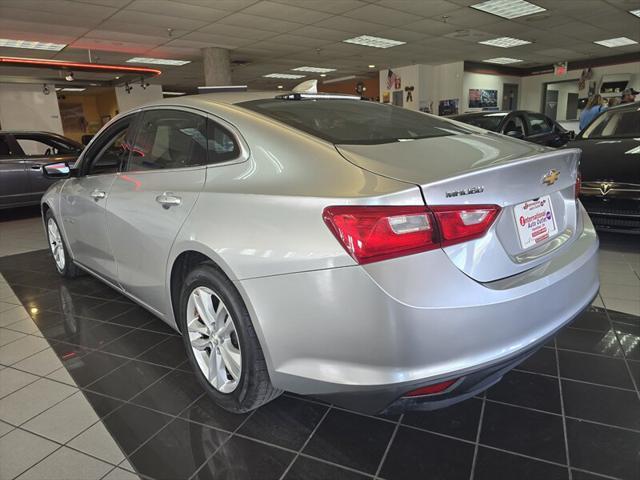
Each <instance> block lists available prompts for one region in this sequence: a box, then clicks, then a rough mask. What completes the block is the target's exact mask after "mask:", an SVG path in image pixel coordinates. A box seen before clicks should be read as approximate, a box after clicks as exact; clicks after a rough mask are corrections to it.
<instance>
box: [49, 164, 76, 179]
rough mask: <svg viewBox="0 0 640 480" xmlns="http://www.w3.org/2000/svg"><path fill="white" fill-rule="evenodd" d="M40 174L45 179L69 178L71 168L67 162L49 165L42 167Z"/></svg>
mask: <svg viewBox="0 0 640 480" xmlns="http://www.w3.org/2000/svg"><path fill="white" fill-rule="evenodd" d="M42 174H43V175H44V176H45V177H47V178H52V179H54V178H57V179H61V178H69V177H70V176H71V168H69V164H68V163H67V162H56V163H49V164H48V165H44V166H43V167H42Z"/></svg>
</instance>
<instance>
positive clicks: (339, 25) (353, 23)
mask: <svg viewBox="0 0 640 480" xmlns="http://www.w3.org/2000/svg"><path fill="white" fill-rule="evenodd" d="M315 26H316V27H322V28H329V29H331V30H340V31H343V32H347V33H353V34H354V35H353V36H355V35H364V34H371V33H376V32H378V31H380V30H384V29H385V27H384V25H381V24H379V23H371V22H365V21H362V20H356V19H355V18H348V17H338V16H336V17H331V18H328V19H326V20H323V21H321V22H318V23H316V24H315ZM348 37H349V35H347V36H346V37H345V38H348Z"/></svg>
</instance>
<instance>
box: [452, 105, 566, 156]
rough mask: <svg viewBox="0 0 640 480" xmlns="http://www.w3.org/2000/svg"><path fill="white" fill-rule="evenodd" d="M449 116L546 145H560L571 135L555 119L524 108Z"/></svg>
mask: <svg viewBox="0 0 640 480" xmlns="http://www.w3.org/2000/svg"><path fill="white" fill-rule="evenodd" d="M451 118H452V119H453V120H457V121H459V122H464V123H468V124H469V125H473V126H475V127H480V128H484V129H485V130H491V131H492V132H498V133H502V134H504V135H509V136H510V137H515V138H520V139H522V140H526V141H527V142H533V143H537V144H539V145H545V146H547V147H556V148H557V147H561V146H563V145H564V144H566V143H567V142H568V141H569V140H570V139H571V138H572V137H573V132H572V131H569V130H566V129H565V128H564V127H563V126H562V125H560V124H559V123H558V122H556V121H555V120H552V119H550V118H549V117H547V116H546V115H543V114H541V113H535V112H529V111H525V110H515V111H513V112H506V111H501V112H477V113H464V114H462V115H455V116H453V117H451Z"/></svg>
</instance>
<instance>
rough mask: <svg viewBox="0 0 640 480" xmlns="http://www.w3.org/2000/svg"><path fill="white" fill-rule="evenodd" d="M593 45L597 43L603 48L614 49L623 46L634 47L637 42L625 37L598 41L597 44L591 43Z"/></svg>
mask: <svg viewBox="0 0 640 480" xmlns="http://www.w3.org/2000/svg"><path fill="white" fill-rule="evenodd" d="M593 43H597V44H598V45H602V46H603V47H609V48H615V47H624V46H625V45H635V44H636V43H638V42H636V41H635V40H631V39H630V38H627V37H618V38H609V39H607V40H598V41H597V42H593Z"/></svg>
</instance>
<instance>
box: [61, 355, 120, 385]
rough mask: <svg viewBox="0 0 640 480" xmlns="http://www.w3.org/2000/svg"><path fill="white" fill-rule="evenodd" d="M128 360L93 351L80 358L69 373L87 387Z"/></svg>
mask: <svg viewBox="0 0 640 480" xmlns="http://www.w3.org/2000/svg"><path fill="white" fill-rule="evenodd" d="M126 361H127V360H126V359H124V358H121V357H115V356H113V355H108V354H106V353H102V352H91V353H88V354H87V355H84V356H82V357H80V358H79V360H78V361H77V362H75V363H74V364H73V365H72V366H71V367H70V368H67V370H68V371H69V374H70V375H71V376H72V377H73V379H74V380H75V382H76V383H77V384H78V386H79V387H86V386H87V385H89V384H90V383H93V382H95V381H96V380H98V379H99V378H100V377H102V376H104V375H106V374H107V373H109V372H111V371H112V370H115V369H116V368H118V367H120V366H121V365H122V364H123V363H125V362H126Z"/></svg>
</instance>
